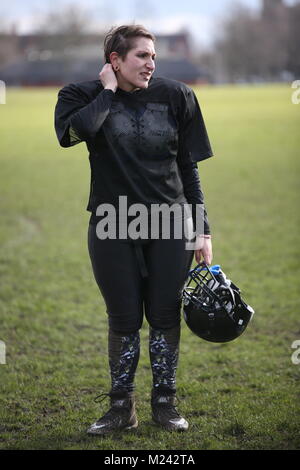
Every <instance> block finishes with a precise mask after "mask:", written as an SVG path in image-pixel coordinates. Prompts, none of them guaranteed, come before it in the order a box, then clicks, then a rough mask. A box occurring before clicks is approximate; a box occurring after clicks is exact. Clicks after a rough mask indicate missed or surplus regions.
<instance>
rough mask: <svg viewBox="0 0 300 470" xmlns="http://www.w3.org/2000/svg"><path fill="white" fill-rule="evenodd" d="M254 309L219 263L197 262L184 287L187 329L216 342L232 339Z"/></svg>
mask: <svg viewBox="0 0 300 470" xmlns="http://www.w3.org/2000/svg"><path fill="white" fill-rule="evenodd" d="M253 314H254V310H253V309H252V307H250V305H247V304H246V303H245V302H244V301H243V300H242V298H241V295H240V289H239V288H238V287H237V286H236V285H235V284H233V282H232V281H231V280H230V279H227V277H226V275H225V274H224V273H223V272H222V270H221V268H220V266H219V265H214V266H212V267H208V266H207V265H206V264H200V265H198V266H196V268H194V269H192V270H191V271H190V273H189V277H188V280H187V282H186V285H185V287H184V289H183V316H184V319H185V321H186V324H187V326H188V327H189V328H190V330H191V331H192V332H193V333H195V334H196V335H197V336H199V337H200V338H203V339H205V340H207V341H212V342H215V343H220V342H221V343H224V342H227V341H232V340H234V339H235V338H237V337H238V336H240V335H241V334H242V333H243V332H244V330H245V329H246V327H247V325H248V323H249V321H250V320H251V318H252V316H253Z"/></svg>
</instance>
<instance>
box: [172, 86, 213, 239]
mask: <svg viewBox="0 0 300 470" xmlns="http://www.w3.org/2000/svg"><path fill="white" fill-rule="evenodd" d="M183 91H184V92H183V95H182V102H181V111H180V117H179V148H178V157H177V163H178V167H179V169H180V172H181V178H182V183H183V188H184V194H185V197H186V199H187V201H188V203H189V204H191V207H192V216H193V221H194V229H195V230H196V232H197V234H198V231H197V224H196V220H197V212H198V216H200V218H201V220H202V221H203V224H202V229H203V233H204V234H207V235H209V234H210V233H211V230H210V225H209V221H208V216H207V211H206V208H205V204H204V195H203V192H202V188H201V183H200V177H199V172H198V166H197V162H199V161H201V160H205V159H206V158H209V157H212V156H213V152H212V149H211V145H210V142H209V138H208V135H207V131H206V127H205V123H204V120H203V116H202V113H201V109H200V106H199V103H198V100H197V97H196V95H195V93H194V91H193V90H192V89H191V88H189V87H185V88H184V90H183ZM199 211H200V213H199Z"/></svg>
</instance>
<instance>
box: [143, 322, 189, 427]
mask: <svg viewBox="0 0 300 470" xmlns="http://www.w3.org/2000/svg"><path fill="white" fill-rule="evenodd" d="M179 341H180V326H176V327H174V328H171V329H167V330H165V329H164V330H158V329H154V328H150V335H149V354H150V361H151V368H152V375H153V389H152V394H151V408H152V418H153V420H154V421H155V423H157V424H159V425H161V426H162V427H163V428H165V429H167V430H169V431H174V430H176V431H186V430H187V429H188V422H187V421H186V420H185V419H184V418H183V417H182V416H180V414H179V413H178V412H177V410H176V407H175V401H176V395H175V394H176V369H177V364H178V355H179Z"/></svg>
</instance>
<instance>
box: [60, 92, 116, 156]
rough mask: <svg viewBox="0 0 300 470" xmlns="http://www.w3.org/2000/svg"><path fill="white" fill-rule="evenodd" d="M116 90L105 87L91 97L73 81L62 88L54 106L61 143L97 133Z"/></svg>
mask: <svg viewBox="0 0 300 470" xmlns="http://www.w3.org/2000/svg"><path fill="white" fill-rule="evenodd" d="M113 96H114V92H113V91H112V90H102V91H101V92H100V93H99V94H98V95H97V96H96V98H94V99H93V100H92V101H90V100H89V99H88V97H87V96H86V95H85V94H84V93H82V92H81V90H80V89H79V88H78V87H77V86H76V85H74V84H70V85H68V86H66V87H64V88H62V89H61V90H60V91H59V93H58V101H57V104H56V107H55V116H54V121H55V131H56V135H57V138H58V141H59V143H60V145H61V146H62V147H71V146H73V145H76V144H78V143H80V142H82V141H86V140H88V139H90V138H93V137H95V135H96V133H97V132H98V131H99V129H100V127H101V126H102V124H103V122H104V121H105V119H106V117H107V115H108V114H109V111H110V106H111V103H112V99H113Z"/></svg>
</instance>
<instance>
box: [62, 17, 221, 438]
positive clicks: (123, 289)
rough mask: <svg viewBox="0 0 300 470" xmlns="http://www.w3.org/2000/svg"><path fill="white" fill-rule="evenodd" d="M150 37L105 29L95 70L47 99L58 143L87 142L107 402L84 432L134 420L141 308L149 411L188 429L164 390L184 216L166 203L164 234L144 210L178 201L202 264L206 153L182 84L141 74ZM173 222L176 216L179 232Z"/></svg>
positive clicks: (176, 320)
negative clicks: (104, 323) (104, 321)
mask: <svg viewBox="0 0 300 470" xmlns="http://www.w3.org/2000/svg"><path fill="white" fill-rule="evenodd" d="M154 41H155V38H154V36H153V35H152V34H151V33H149V32H148V31H147V30H146V29H145V28H144V27H142V26H139V25H129V26H121V27H118V28H116V29H113V30H111V31H110V32H109V33H108V35H107V36H106V39H105V43H104V49H105V61H106V63H105V65H104V67H103V68H102V70H101V72H100V74H99V79H100V80H93V81H88V82H84V83H78V84H70V85H68V86H66V87H64V88H63V89H62V90H60V92H59V94H58V102H57V105H56V109H55V127H56V133H57V137H58V140H59V142H60V144H61V146H63V147H69V146H72V145H75V144H77V143H79V142H82V141H85V142H86V145H87V148H88V150H89V159H90V165H91V190H90V197H89V203H88V206H87V210H88V211H90V212H91V213H92V214H91V218H90V222H89V229H88V248H89V254H90V258H91V264H92V268H93V272H94V275H95V279H96V282H97V284H98V286H99V289H100V291H101V293H102V295H103V298H104V300H105V303H106V308H107V314H108V323H109V331H108V354H109V366H110V374H111V389H110V392H109V394H108V395H109V396H110V402H111V407H110V409H109V411H108V412H107V413H106V414H105V415H104V416H103V417H102V418H100V419H99V420H98V421H96V422H95V423H94V424H92V425H91V426H90V427H89V429H88V430H87V432H88V433H89V434H106V433H109V432H111V431H113V430H118V429H130V428H135V427H136V426H137V424H138V421H137V416H136V411H135V399H134V376H135V371H136V368H137V364H138V360H139V345H140V342H139V330H140V328H141V326H142V321H143V314H144V312H145V316H146V318H147V321H148V323H149V353H150V362H151V368H152V375H153V388H152V394H151V406H152V417H153V419H154V421H155V422H156V423H157V424H159V425H161V426H162V427H163V428H165V429H167V430H180V431H181V430H186V429H187V428H188V423H187V421H186V420H185V419H184V418H183V417H182V416H180V414H179V413H178V411H177V409H176V408H175V393H176V367H177V362H178V350H179V338H180V308H181V292H182V288H183V285H184V281H185V279H186V277H187V274H188V271H189V268H190V266H191V263H192V258H193V253H194V252H193V251H191V250H190V249H187V241H188V240H191V239H192V234H191V231H190V229H191V226H190V225H189V223H188V221H190V220H191V218H188V217H186V216H185V215H184V214H186V212H185V211H184V210H183V211H182V212H181V213H178V212H177V213H176V211H174V212H172V213H170V214H169V215H170V218H169V222H170V224H169V227H167V228H169V229H170V230H169V231H168V230H167V235H168V236H166V233H165V232H166V231H165V229H164V228H162V227H161V225H159V224H158V225H159V227H158V230H156V229H157V224H156V223H154V222H153V217H152V216H153V215H155V214H156V216H157V214H158V212H159V211H160V210H161V209H162V208H163V209H165V208H166V207H167V208H169V207H171V206H173V205H174V204H176V205H177V206H176V207H177V208H178V207H179V208H183V207H185V208H186V206H187V205H188V204H189V205H190V206H189V207H190V208H191V210H192V216H193V219H192V220H193V222H194V224H193V226H192V229H193V228H195V229H196V232H195V233H196V235H197V237H196V242H197V243H198V245H196V246H195V245H194V250H195V258H196V261H197V263H199V262H200V261H201V260H202V259H203V261H205V262H206V263H207V264H211V261H212V246H211V235H210V229H209V224H208V220H207V214H206V211H205V209H204V210H202V213H201V217H200V219H201V220H202V222H203V225H204V230H199V228H198V229H197V227H198V225H199V224H196V220H198V219H199V217H198V219H197V214H198V216H199V213H200V212H201V210H200V208H201V207H203V194H202V191H201V186H200V181H199V175H198V169H197V163H196V162H197V161H200V160H204V159H206V158H208V157H210V156H212V151H211V147H210V144H209V140H208V137H207V133H206V129H205V125H204V122H203V119H202V115H201V111H200V108H199V105H198V102H197V99H196V97H195V95H194V93H193V91H192V90H191V89H190V88H189V87H187V86H186V85H184V84H182V83H180V82H176V81H173V80H168V79H163V78H153V77H152V75H153V72H154V70H155V49H154ZM124 202H126V208H128V213H127V212H126V211H124V207H125V206H124ZM120 203H121V204H120ZM137 204H138V205H139V209H140V212H143V210H142V209H145V210H146V216H145V211H144V212H143V215H144V218H143V219H139V221H138V222H139V223H138V222H137V220H136V219H134V217H133V216H134V215H136V211H135V209H136V207H137ZM111 209H113V210H111ZM125 212H126V213H125ZM161 213H163V211H162V212H161ZM105 214H108V217H107V216H106V217H104V216H105ZM190 215H191V213H190ZM162 219H164V220H165V219H166V217H165V215H162ZM155 220H156V221H157V220H159V219H155ZM148 222H149V223H148ZM160 222H162V221H161V220H160ZM162 224H163V222H162ZM138 225H139V226H140V227H139V228H140V230H141V232H142V235H143V236H139V232H138V230H137V228H138ZM200 225H201V224H200ZM146 226H147V227H146ZM178 227H179V228H180V227H181V228H182V227H183V230H182V231H181V236H178V232H176V230H177V229H178ZM145 228H146V230H144V229H145ZM154 228H155V230H153V229H154ZM124 229H128V230H125V231H124ZM141 232H140V235H141ZM145 232H146V234H145ZM154 232H155V236H153V233H154ZM175 232H176V233H175ZM183 232H184V233H183ZM124 233H125V234H126V236H124ZM176 234H177V235H176ZM194 240H195V239H194Z"/></svg>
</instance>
